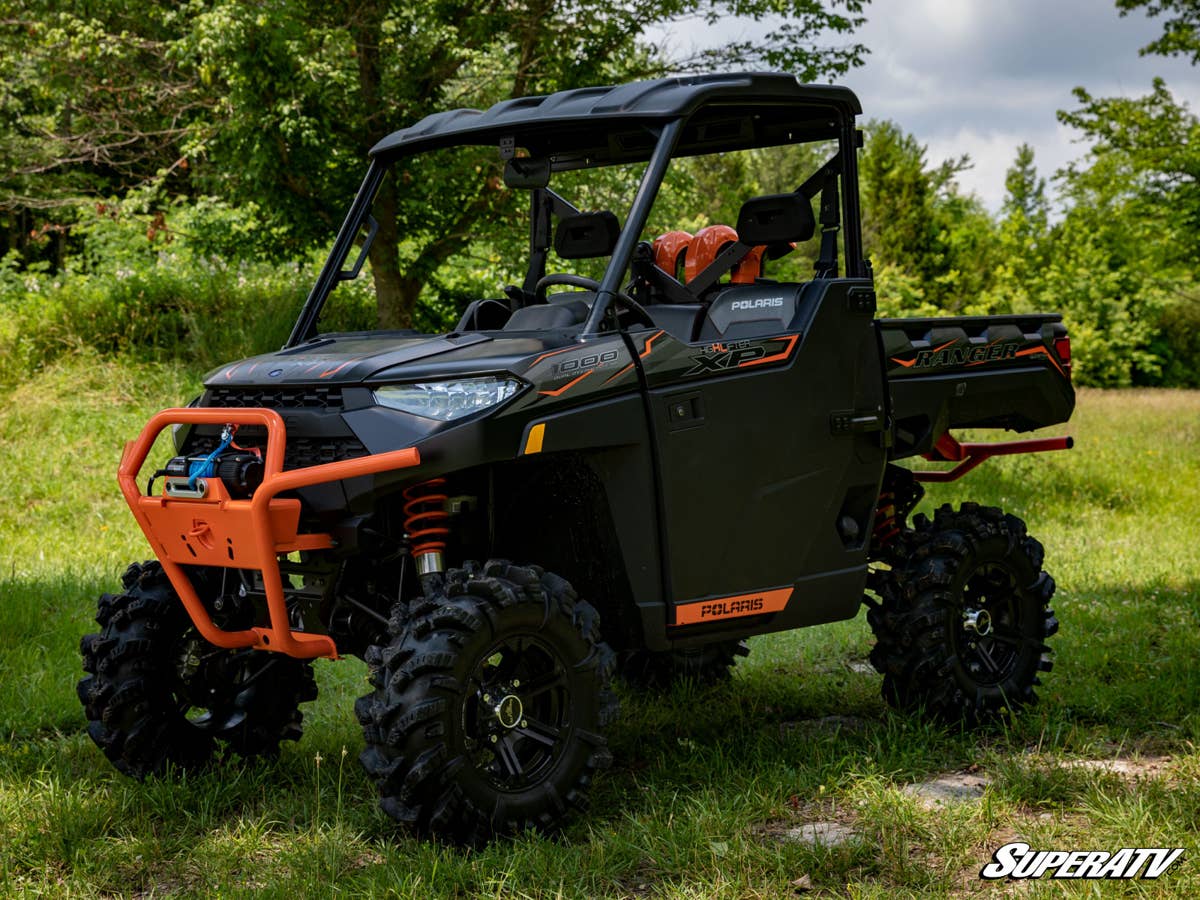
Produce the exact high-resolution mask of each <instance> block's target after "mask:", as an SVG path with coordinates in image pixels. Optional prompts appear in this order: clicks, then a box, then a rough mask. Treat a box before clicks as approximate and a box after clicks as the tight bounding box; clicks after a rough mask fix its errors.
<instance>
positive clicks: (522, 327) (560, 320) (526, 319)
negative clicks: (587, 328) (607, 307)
mask: <svg viewBox="0 0 1200 900" xmlns="http://www.w3.org/2000/svg"><path fill="white" fill-rule="evenodd" d="M578 296H580V295H579V294H569V295H564V294H556V295H555V296H554V297H552V298H550V301H549V302H547V303H537V304H534V305H533V306H522V307H521V308H520V309H518V310H516V311H515V312H514V313H513V314H512V316H510V317H509V320H508V321H507V322H505V323H504V328H503V329H502V330H503V331H547V330H550V329H566V328H578V327H579V326H581V325H582V324H583V323H584V322H586V321H587V317H588V305H587V303H585V302H584V301H582V300H576V299H574V298H575V297H578ZM560 298H563V299H560Z"/></svg>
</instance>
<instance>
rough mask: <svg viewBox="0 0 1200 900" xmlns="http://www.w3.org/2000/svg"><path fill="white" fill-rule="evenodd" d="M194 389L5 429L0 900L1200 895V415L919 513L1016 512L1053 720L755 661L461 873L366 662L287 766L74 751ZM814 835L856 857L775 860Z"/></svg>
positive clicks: (50, 398)
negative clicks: (1098, 853)
mask: <svg viewBox="0 0 1200 900" xmlns="http://www.w3.org/2000/svg"><path fill="white" fill-rule="evenodd" d="M197 386H198V378H197V373H195V372H191V371H184V370H180V369H179V368H175V367H171V366H167V365H154V364H148V363H140V364H139V363H129V362H124V363H117V362H112V361H104V360H102V359H101V358H99V357H95V358H84V359H78V360H75V361H72V362H69V363H63V364H60V365H58V366H55V367H52V368H50V369H48V370H46V371H44V372H42V373H41V374H40V375H38V376H37V377H36V378H35V379H33V380H31V381H27V382H25V383H24V384H22V385H21V386H20V387H18V388H17V389H16V390H15V391H13V392H11V393H10V394H9V395H8V399H7V401H6V403H5V405H4V406H3V407H2V408H0V496H3V497H4V500H5V502H4V504H3V505H0V892H4V893H6V894H10V895H11V894H21V893H28V894H30V895H38V894H45V895H50V896H63V895H67V896H84V897H90V896H101V895H109V894H116V895H123V894H142V895H154V896H160V895H169V894H183V895H191V896H207V895H218V894H219V895H225V896H239V895H243V894H248V893H261V894H264V895H267V896H288V895H290V896H293V897H295V896H311V895H314V894H317V895H325V894H332V893H342V894H349V895H369V896H379V895H386V894H388V893H392V894H396V895H401V896H409V895H412V896H422V897H474V896H483V897H592V896H652V897H658V896H670V897H763V898H767V897H781V896H789V895H794V891H795V889H794V888H793V887H792V882H793V881H795V880H796V879H798V878H800V877H801V876H803V875H807V876H809V878H810V879H811V882H812V884H813V887H814V889H815V892H817V893H820V892H831V893H834V894H837V895H841V896H846V895H849V896H854V897H892V896H898V895H899V896H907V895H926V894H928V895H933V896H949V895H956V894H959V893H970V892H974V891H979V890H984V889H986V888H985V886H984V885H983V883H982V882H980V881H978V880H977V877H976V873H977V872H978V870H979V868H980V867H981V866H982V865H983V864H984V863H985V862H986V861H987V860H988V859H989V857H990V855H991V853H992V851H993V850H995V848H996V847H998V846H999V845H1000V844H1003V843H1005V842H1007V841H1009V840H1013V839H1016V837H1017V836H1020V837H1021V839H1024V840H1027V841H1028V842H1029V843H1031V844H1033V845H1035V846H1037V847H1042V848H1047V849H1066V848H1085V849H1113V850H1115V849H1117V848H1118V847H1122V846H1181V847H1186V848H1187V851H1186V854H1185V860H1184V862H1182V863H1180V864H1179V865H1177V866H1176V867H1175V868H1174V869H1172V870H1171V871H1170V872H1168V874H1167V875H1166V876H1164V877H1163V878H1162V879H1161V880H1160V881H1159V882H1157V883H1150V882H1145V883H1138V882H1134V883H1123V884H1118V885H1114V884H1106V885H1104V887H1105V889H1106V890H1105V892H1106V893H1107V892H1109V891H1115V892H1117V893H1128V894H1132V895H1155V896H1180V897H1185V896H1197V895H1200V866H1198V865H1197V860H1200V838H1198V837H1197V823H1198V822H1200V780H1198V778H1197V775H1198V774H1200V754H1197V752H1196V749H1195V744H1196V742H1197V738H1198V734H1200V716H1198V715H1197V713H1196V708H1195V707H1196V701H1197V698H1198V697H1200V668H1198V667H1197V666H1196V664H1195V660H1196V658H1197V655H1198V653H1200V546H1198V542H1197V538H1198V537H1200V529H1198V528H1197V526H1196V524H1195V521H1196V511H1197V510H1198V509H1200V393H1197V392H1181V391H1124V392H1113V393H1106V392H1098V391H1085V392H1082V393H1081V397H1080V405H1079V410H1078V412H1077V414H1076V417H1075V420H1074V421H1073V422H1072V424H1071V426H1070V428H1069V431H1070V433H1072V434H1073V435H1075V437H1076V440H1077V447H1076V449H1075V450H1074V451H1073V452H1071V453H1060V454H1046V455H1041V456H1037V457H1009V458H1005V459H999V460H994V461H992V462H989V463H987V464H986V465H985V466H984V468H982V469H980V470H979V471H977V472H975V473H973V474H972V475H971V476H969V477H968V478H967V479H965V480H964V481H963V482H960V483H958V484H955V485H948V486H944V487H938V488H935V490H934V491H932V492H931V493H933V494H934V496H935V497H936V499H937V500H938V502H941V501H943V500H946V501H950V502H959V501H961V500H964V499H968V498H969V499H974V500H979V501H981V502H984V503H990V504H995V505H999V506H1002V507H1004V508H1006V509H1008V510H1010V511H1012V512H1015V513H1017V514H1018V515H1021V516H1023V517H1024V518H1026V519H1027V520H1028V521H1029V523H1030V528H1031V530H1032V531H1033V533H1035V534H1036V535H1038V536H1039V537H1040V538H1041V539H1042V540H1043V542H1044V543H1045V544H1046V548H1047V567H1048V568H1049V569H1050V570H1051V571H1052V572H1053V574H1054V575H1055V577H1056V578H1057V580H1058V583H1059V593H1058V599H1057V602H1056V604H1055V606H1056V608H1057V610H1058V613H1059V618H1060V619H1061V620H1062V622H1063V629H1062V632H1061V633H1060V635H1059V636H1058V637H1057V638H1055V639H1054V642H1053V643H1054V647H1055V650H1056V660H1057V663H1056V667H1055V670H1054V671H1053V672H1052V673H1050V674H1049V675H1048V676H1046V679H1045V680H1046V685H1045V687H1044V688H1043V689H1042V700H1043V702H1042V703H1041V705H1039V706H1038V707H1035V708H1033V709H1031V710H1028V711H1027V712H1025V713H1023V714H1022V715H1020V716H1019V717H1018V718H1017V719H1016V720H1015V721H1012V722H1010V723H1008V724H1006V725H1005V726H1004V727H997V728H995V729H992V730H990V731H987V732H983V733H976V734H968V733H962V732H960V731H959V730H957V729H942V728H935V727H932V726H930V725H928V724H925V723H923V722H921V721H920V720H918V719H916V718H909V717H903V716H898V715H895V714H892V713H890V712H888V711H887V710H886V709H885V707H884V706H883V704H882V702H881V701H880V699H879V697H878V681H879V679H878V676H875V675H873V674H870V673H869V672H867V671H864V667H863V666H862V663H863V661H864V660H865V658H866V655H867V653H868V652H869V649H870V646H871V638H870V635H869V631H868V629H867V627H866V624H865V621H864V620H863V618H862V617H860V618H859V619H856V620H854V621H851V622H846V623H839V624H836V625H831V626H826V627H822V628H813V629H807V630H803V631H799V632H794V633H789V634H781V635H771V636H767V637H763V638H759V639H757V640H755V641H753V642H752V644H751V656H750V658H749V659H748V660H745V661H744V662H743V664H742V665H740V666H739V668H738V670H737V673H736V676H735V678H734V679H733V681H732V682H731V684H729V685H728V686H724V687H720V688H716V689H712V690H708V691H702V690H696V689H691V688H688V687H686V686H684V687H680V688H678V689H676V690H674V691H673V692H671V693H670V694H669V695H666V696H638V695H636V694H631V693H626V694H625V696H624V697H623V703H624V711H625V713H624V716H623V718H622V720H621V722H620V723H619V724H618V725H617V726H615V728H614V729H613V733H612V743H613V749H614V752H615V755H616V759H617V763H616V766H615V768H614V769H613V771H611V772H610V773H608V775H607V777H605V778H603V779H602V780H601V781H600V782H599V783H598V785H597V787H596V790H595V794H594V802H593V810H592V813H591V815H590V816H588V817H587V818H584V819H581V820H579V821H578V822H577V823H576V824H575V825H573V826H572V827H571V828H570V829H569V830H568V832H567V833H566V834H565V835H564V836H563V837H562V838H560V839H558V840H553V841H551V840H543V839H540V838H536V837H532V836H529V837H525V838H522V839H520V840H517V841H515V842H512V843H503V844H497V845H495V846H492V847H489V848H486V849H484V850H481V851H478V852H473V853H464V852H460V851H456V850H453V849H450V848H446V847H442V846H439V845H436V844H431V843H422V842H418V841H414V840H412V839H409V838H407V837H404V836H399V835H396V834H395V833H394V832H393V830H392V829H391V827H390V825H389V822H388V820H386V819H385V817H384V816H383V815H382V814H381V813H379V812H378V811H377V810H376V808H375V803H374V798H373V794H372V791H371V789H370V787H369V785H368V784H367V782H366V779H365V777H363V776H362V775H361V773H360V770H359V768H358V764H357V760H356V756H357V753H358V751H359V749H360V748H361V744H362V739H361V736H360V734H359V731H358V727H357V724H356V722H355V721H354V717H353V714H352V711H351V707H352V703H353V699H354V698H355V697H356V696H357V695H358V694H360V693H362V692H364V690H365V687H364V681H363V676H364V669H363V667H362V665H361V664H360V663H358V662H356V661H343V662H339V663H322V664H320V665H319V666H318V679H319V681H320V685H321V690H322V697H321V699H320V700H319V701H317V702H316V703H314V704H311V705H310V706H309V707H307V708H306V724H307V732H306V735H305V737H304V739H303V741H302V742H301V743H300V744H299V745H288V746H287V747H285V749H284V752H283V754H282V757H281V758H280V759H279V760H278V761H277V762H275V763H258V764H253V765H250V766H247V767H244V768H234V769H230V770H225V771H219V772H211V773H206V774H201V775H197V776H192V777H178V778H167V779H160V780H154V781H150V782H147V783H145V784H138V783H135V782H131V781H129V780H126V779H124V778H122V777H121V776H119V775H117V774H116V773H115V772H114V771H113V770H112V769H111V767H110V766H109V765H108V764H107V763H106V761H105V760H104V759H103V757H102V756H101V755H100V753H99V751H98V750H96V749H95V748H94V747H93V746H92V744H91V742H90V741H89V740H88V738H87V737H86V735H85V734H84V733H83V731H82V726H83V718H82V713H81V710H80V707H79V704H78V702H77V700H76V699H75V696H74V683H75V681H76V680H77V679H78V677H79V676H80V670H79V659H78V656H77V643H78V638H79V636H80V635H81V634H83V633H84V632H86V631H89V630H91V624H92V623H91V621H90V619H91V615H92V608H93V601H94V595H96V594H98V593H99V592H100V591H102V590H105V589H111V588H112V586H113V585H114V584H115V583H116V579H117V576H118V574H119V573H120V571H121V569H122V568H123V567H124V566H125V564H127V563H128V562H129V561H130V560H133V559H140V558H144V557H145V556H147V555H148V553H147V548H146V546H145V544H144V542H143V540H142V538H141V536H140V534H139V533H138V532H137V531H136V528H135V526H134V525H133V523H132V520H131V518H130V516H129V515H128V512H127V510H126V509H125V507H124V505H123V502H122V501H121V500H120V498H119V495H118V492H117V490H116V485H115V482H114V477H113V473H114V470H115V465H116V460H117V457H118V455H119V450H120V444H121V442H122V441H124V440H126V439H128V438H130V437H132V435H133V434H134V433H135V432H136V430H137V429H138V428H140V427H141V425H142V424H143V423H144V421H145V419H146V417H147V416H148V415H149V414H150V413H151V412H152V411H154V410H156V409H158V408H160V407H161V406H165V405H168V404H174V403H181V402H184V401H186V400H187V399H189V398H190V397H191V396H193V395H194V394H195V393H196V390H197ZM925 507H926V508H929V507H930V503H929V502H928V501H927V502H926V504H925ZM833 717H841V718H833ZM839 724H840V725H841V726H842V727H838V725H839ZM318 755H319V756H320V758H321V762H320V764H319V765H318V764H317V761H316V758H317V756H318ZM1116 757H1121V758H1132V759H1134V760H1135V762H1134V763H1132V764H1130V765H1131V767H1132V768H1133V769H1135V770H1136V768H1137V763H1136V760H1137V759H1139V758H1149V759H1154V760H1155V763H1154V765H1153V766H1151V767H1147V768H1146V769H1145V771H1144V773H1143V775H1144V777H1133V776H1132V775H1130V774H1129V773H1128V772H1124V773H1121V772H1118V773H1114V772H1110V771H1107V770H1105V769H1104V768H1101V767H1097V766H1096V765H1095V764H1094V763H1089V762H1088V761H1090V760H1101V759H1110V758H1116ZM1159 757H1169V759H1167V760H1165V761H1162V760H1158V758H1159ZM969 768H970V769H973V770H975V771H976V772H977V773H978V774H979V775H981V776H985V777H987V778H988V779H989V780H990V784H989V786H988V788H987V789H986V791H985V793H984V796H983V798H982V801H981V802H978V803H971V804H962V805H955V806H952V807H950V808H947V809H941V810H936V811H931V810H928V809H925V808H924V807H922V806H921V805H920V804H919V803H918V802H917V801H916V799H914V798H913V797H911V796H910V795H908V794H907V793H905V792H904V791H903V787H904V785H906V784H908V783H911V782H914V781H920V780H923V779H926V778H928V777H931V776H933V775H936V774H939V773H944V772H948V771H964V770H967V769H969ZM817 820H833V821H838V822H841V823H844V824H847V825H849V826H851V827H853V828H854V829H856V830H857V832H858V833H859V835H860V840H859V841H858V842H857V843H852V844H849V845H846V846H840V847H835V848H824V847H821V846H815V847H814V846H810V845H806V844H802V843H794V842H789V841H786V840H782V839H781V835H783V834H784V833H785V832H786V831H787V829H789V828H791V827H794V826H797V825H799V824H802V823H805V822H812V821H817ZM1093 887H1095V886H1093ZM1088 890H1090V889H1089V888H1088V887H1087V886H1083V887H1080V886H1078V885H1068V886H1065V887H1064V885H1063V884H1062V883H1059V884H1057V885H1056V884H1052V883H1039V884H1037V885H1035V886H1034V887H1033V892H1034V893H1035V894H1038V895H1040V894H1043V893H1045V894H1057V893H1059V892H1062V891H1066V892H1068V893H1075V892H1077V891H1078V892H1082V893H1087V892H1088Z"/></svg>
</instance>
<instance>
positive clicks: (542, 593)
mask: <svg viewBox="0 0 1200 900" xmlns="http://www.w3.org/2000/svg"><path fill="white" fill-rule="evenodd" d="M391 631H392V640H391V642H390V643H389V644H388V645H387V646H384V647H379V646H375V647H371V648H370V649H369V650H368V651H367V655H366V659H367V663H368V665H369V666H370V680H371V684H372V685H374V687H375V690H374V691H373V692H372V693H370V694H368V695H367V696H365V697H362V698H361V699H359V701H358V703H357V704H356V705H355V711H356V713H357V714H358V719H359V721H360V722H361V723H362V725H363V733H364V735H365V737H366V743H367V746H366V749H365V750H364V751H363V753H362V756H361V759H362V763H363V766H364V768H365V769H366V770H367V773H368V774H369V775H370V776H371V777H372V778H373V779H374V780H375V782H376V784H377V785H378V787H379V793H380V805H381V807H382V808H383V809H384V811H385V812H387V813H388V815H390V816H392V818H394V819H396V820H397V821H398V822H401V823H402V824H404V825H406V826H408V827H410V828H412V829H413V830H414V831H416V832H417V833H420V834H437V835H439V836H441V837H443V838H446V839H448V840H451V841H453V842H456V843H463V844H479V843H481V842H484V841H486V840H488V839H490V838H491V837H493V836H498V835H508V834H515V833H517V832H518V831H521V830H523V829H526V828H535V829H537V830H539V831H543V832H551V831H554V830H555V829H557V828H558V827H559V826H560V825H561V824H562V823H563V822H564V821H565V819H566V818H567V817H568V815H569V814H570V813H571V811H572V810H582V809H585V808H586V803H587V791H588V788H589V786H590V784H591V781H592V777H593V775H594V774H595V772H596V771H597V770H598V769H602V768H606V767H607V766H608V765H609V764H610V762H611V759H612V757H611V755H610V754H609V751H608V745H607V741H606V740H605V738H604V737H603V735H602V729H603V727H604V726H605V725H607V724H608V722H609V721H610V720H611V719H612V718H613V717H614V716H615V713H616V698H615V696H614V695H613V694H612V693H611V691H610V690H609V682H610V679H611V677H612V673H613V669H614V667H615V659H616V657H615V655H614V654H613V652H612V650H611V649H609V647H608V645H607V644H605V643H603V642H602V641H601V640H600V625H599V616H598V615H597V613H596V611H595V609H593V608H592V607H591V606H590V605H589V604H587V603H585V602H583V601H581V600H578V599H577V598H576V596H575V592H574V590H572V589H571V586H570V585H569V584H568V583H567V582H566V581H564V580H563V579H562V578H559V577H558V576H557V575H553V574H551V573H549V572H543V571H542V570H541V569H540V568H537V567H536V566H531V567H528V568H526V567H520V566H513V565H510V564H508V563H506V562H496V561H492V562H489V563H487V564H486V565H484V566H482V567H480V566H479V565H477V564H473V563H467V564H466V565H465V567H464V568H462V569H451V570H450V571H449V572H447V573H446V580H445V586H444V589H442V590H440V591H438V592H437V593H434V594H432V595H430V596H427V597H425V598H423V599H422V600H420V601H418V602H417V604H416V605H415V608H414V609H413V610H412V611H411V614H401V613H398V614H397V615H395V616H393V619H392V626H391Z"/></svg>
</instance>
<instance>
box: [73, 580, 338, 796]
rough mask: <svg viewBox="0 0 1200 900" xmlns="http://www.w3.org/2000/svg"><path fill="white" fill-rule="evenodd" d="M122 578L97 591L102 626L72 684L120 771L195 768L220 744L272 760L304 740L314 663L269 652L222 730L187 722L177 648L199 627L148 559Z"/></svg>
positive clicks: (84, 646)
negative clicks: (285, 746) (115, 589)
mask: <svg viewBox="0 0 1200 900" xmlns="http://www.w3.org/2000/svg"><path fill="white" fill-rule="evenodd" d="M121 583H122V586H123V587H124V591H123V592H122V593H120V594H104V595H102V596H101V597H100V600H99V603H98V605H97V611H96V622H97V623H98V624H99V625H100V631H99V632H98V633H95V634H89V635H85V636H84V638H83V639H82V641H81V642H80V653H81V654H82V656H83V668H84V671H85V672H87V673H89V674H88V676H87V677H85V678H84V679H82V680H81V681H80V682H79V684H78V686H77V688H76V693H77V694H78V696H79V700H80V702H81V703H82V704H83V707H84V711H85V714H86V716H87V719H88V734H89V735H90V736H91V738H92V740H93V741H94V742H95V743H96V745H97V746H98V747H99V748H100V749H101V750H102V751H103V752H104V754H105V756H107V757H108V759H109V760H110V761H111V762H112V763H113V765H114V766H116V768H117V769H118V770H119V771H121V772H123V773H125V774H126V775H130V776H132V777H134V778H145V777H147V776H149V775H159V774H162V773H163V772H164V771H165V770H166V769H167V767H168V766H169V765H174V766H176V767H178V768H182V769H195V768H199V767H202V766H205V765H207V764H208V763H209V762H210V761H211V760H212V758H213V757H214V755H215V754H216V752H217V750H218V749H219V748H220V747H224V748H226V749H228V750H229V751H231V752H234V753H237V754H238V755H240V756H242V757H251V756H264V755H265V756H270V755H273V754H274V753H276V752H277V751H278V749H279V742H280V741H282V740H298V739H299V738H300V734H301V720H302V719H303V714H302V713H301V712H300V710H299V709H298V707H299V705H300V703H302V702H304V701H307V700H313V699H315V698H316V696H317V685H316V681H315V680H314V678H313V673H312V665H311V664H310V663H308V662H305V661H302V660H295V659H291V658H289V657H284V656H280V655H278V654H273V657H274V658H272V659H270V660H268V661H267V662H266V665H264V666H263V667H262V668H261V669H260V670H259V671H258V672H257V673H256V674H255V676H254V679H253V682H251V683H249V684H248V685H247V686H246V687H245V688H244V689H242V690H240V691H237V692H236V693H234V694H233V695H232V697H231V699H230V706H229V707H228V709H227V710H225V712H226V713H227V715H226V718H225V720H226V722H227V723H228V724H227V725H226V727H224V728H222V729H220V730H218V731H212V730H205V729H201V728H199V727H197V726H196V725H194V724H192V723H191V722H189V721H188V720H187V718H185V716H184V714H183V713H182V712H181V711H180V704H179V702H178V698H177V696H176V694H175V688H176V687H177V686H178V685H179V681H180V678H179V674H178V668H179V664H180V654H181V653H182V648H183V646H184V644H185V642H186V641H188V640H190V639H191V637H192V636H194V633H193V630H192V625H191V622H190V620H189V619H188V616H187V613H186V611H185V610H184V609H183V605H182V603H181V602H180V601H179V598H178V597H177V596H176V594H175V591H174V588H172V586H171V583H170V580H169V579H168V578H167V576H166V573H165V572H163V570H162V566H161V565H159V564H158V563H157V562H153V561H152V562H146V563H142V564H136V563H135V564H134V565H131V566H130V567H129V568H128V569H126V571H125V573H124V575H122V576H121ZM213 649H215V648H213ZM214 687H216V688H217V690H218V691H220V690H221V689H222V687H227V686H225V685H221V684H219V683H218V684H214Z"/></svg>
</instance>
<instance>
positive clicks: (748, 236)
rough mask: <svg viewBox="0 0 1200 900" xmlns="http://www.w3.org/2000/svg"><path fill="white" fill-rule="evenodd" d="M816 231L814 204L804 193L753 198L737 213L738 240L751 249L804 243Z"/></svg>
mask: <svg viewBox="0 0 1200 900" xmlns="http://www.w3.org/2000/svg"><path fill="white" fill-rule="evenodd" d="M816 230H817V220H816V219H815V218H814V217H813V211H812V203H811V201H809V199H808V198H807V197H805V196H803V195H801V194H768V195H766V196H764V197H753V198H751V199H749V200H747V201H746V202H745V203H743V204H742V209H741V211H740V212H739V213H738V220H737V233H738V240H739V241H741V242H742V243H743V244H748V245H750V246H751V247H757V246H760V245H768V246H770V245H773V244H786V243H791V242H795V243H801V242H803V241H807V240H810V239H811V238H812V236H813V235H814V234H815V233H816Z"/></svg>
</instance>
